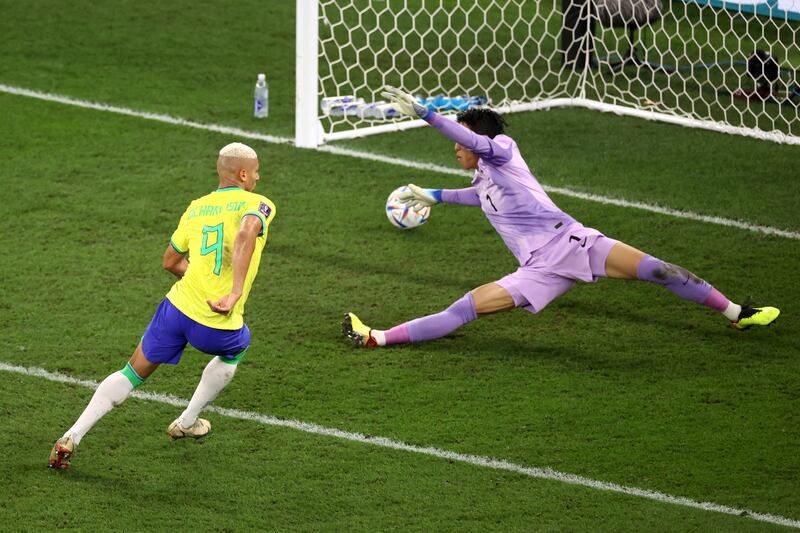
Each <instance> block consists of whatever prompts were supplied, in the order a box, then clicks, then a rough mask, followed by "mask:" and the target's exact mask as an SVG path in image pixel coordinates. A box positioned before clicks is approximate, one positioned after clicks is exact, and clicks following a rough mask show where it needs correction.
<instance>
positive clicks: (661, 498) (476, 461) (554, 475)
mask: <svg viewBox="0 0 800 533" xmlns="http://www.w3.org/2000/svg"><path fill="white" fill-rule="evenodd" d="M0 371H3V372H11V373H14V374H22V375H25V376H31V377H37V378H43V379H46V380H48V381H52V382H56V383H66V384H69V385H79V386H81V387H86V388H89V389H96V388H97V386H98V383H97V382H96V381H91V380H86V379H78V378H74V377H72V376H68V375H66V374H60V373H56V372H49V371H47V370H45V369H43V368H36V367H22V366H17V365H11V364H8V363H4V362H2V361H0ZM131 396H133V397H135V398H139V399H142V400H149V401H153V402H158V403H163V404H167V405H172V406H174V407H180V408H183V407H186V405H188V403H189V402H188V401H187V400H184V399H182V398H178V397H176V396H172V395H169V394H161V393H157V392H146V391H138V390H137V391H133V392H132V393H131ZM206 411H210V412H213V413H217V414H219V415H222V416H226V417H228V418H235V419H238V420H249V421H251V422H257V423H259V424H263V425H267V426H277V427H284V428H290V429H294V430H297V431H303V432H305V433H312V434H315V435H323V436H326V437H333V438H337V439H342V440H348V441H352V442H360V443H363V444H370V445H372V446H379V447H382V448H389V449H392V450H401V451H406V452H411V453H416V454H420V455H427V456H430V457H437V458H440V459H447V460H448V461H455V462H459V463H466V464H470V465H473V466H478V467H482V468H490V469H493V470H504V471H506V472H513V473H515V474H521V475H524V476H528V477H532V478H537V479H545V480H549V481H560V482H562V483H567V484H570V485H578V486H582V487H587V488H590V489H595V490H601V491H606V492H616V493H621V494H627V495H629V496H637V497H639V498H645V499H648V500H654V501H657V502H660V503H670V504H674V505H680V506H682V507H690V508H694V509H701V510H703V511H710V512H715V513H722V514H727V515H734V516H741V517H744V518H749V519H751V520H757V521H759V522H768V523H771V524H777V525H781V526H787V527H793V528H798V529H800V520H795V519H792V518H786V517H783V516H779V515H773V514H766V513H758V512H755V511H751V510H749V509H739V508H735V507H728V506H727V505H720V504H717V503H712V502H701V501H697V500H692V499H690V498H684V497H682V496H672V495H670V494H665V493H663V492H657V491H654V490H648V489H640V488H636V487H628V486H625V485H618V484H616V483H609V482H607V481H597V480H594V479H589V478H585V477H583V476H578V475H575V474H568V473H565V472H558V471H556V470H553V469H551V468H546V467H545V468H540V467H531V466H524V465H519V464H515V463H511V462H508V461H503V460H502V459H495V458H493V457H486V456H481V455H470V454H463V453H459V452H453V451H449V450H443V449H440V448H434V447H430V446H415V445H413V444H407V443H405V442H401V441H397V440H394V439H390V438H387V437H375V436H367V435H363V434H361V433H353V432H350V431H344V430H341V429H336V428H328V427H324V426H319V425H317V424H313V423H310V422H302V421H300V420H287V419H282V418H276V417H274V416H269V415H264V414H261V413H256V412H252V411H242V410H239V409H228V408H225V407H217V406H215V405H210V406H208V407H206Z"/></svg>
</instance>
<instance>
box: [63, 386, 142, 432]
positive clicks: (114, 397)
mask: <svg viewBox="0 0 800 533" xmlns="http://www.w3.org/2000/svg"><path fill="white" fill-rule="evenodd" d="M132 390H133V385H131V382H130V380H129V379H128V378H127V377H126V376H125V374H123V373H122V372H119V371H118V372H114V373H113V374H111V375H110V376H108V377H107V378H106V379H104V380H103V382H102V383H100V385H99V386H98V387H97V390H96V391H94V395H93V396H92V399H91V400H89V405H87V406H86V409H84V410H83V413H82V414H81V416H80V417H78V420H77V421H76V422H75V424H73V426H72V427H71V428H69V429H68V430H67V432H66V433H64V436H65V437H72V441H73V442H74V443H75V445H76V446H77V445H78V444H79V443H80V442H81V439H82V438H83V436H84V435H86V432H88V431H89V430H90V429H92V426H94V425H95V424H96V423H97V421H98V420H100V419H101V418H103V416H104V415H105V414H106V413H108V412H109V411H110V410H111V409H113V408H114V407H116V406H117V405H119V404H121V403H122V402H124V401H125V398H127V397H128V395H129V394H130V393H131V391H132Z"/></svg>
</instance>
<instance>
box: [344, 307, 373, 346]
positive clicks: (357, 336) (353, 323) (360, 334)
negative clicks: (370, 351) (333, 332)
mask: <svg viewBox="0 0 800 533" xmlns="http://www.w3.org/2000/svg"><path fill="white" fill-rule="evenodd" d="M342 331H343V332H344V336H345V337H347V338H348V339H350V340H351V341H353V344H355V345H356V346H365V347H367V348H374V347H375V346H378V341H376V340H375V337H373V336H372V330H371V329H369V326H367V325H365V324H364V323H363V322H361V320H359V319H358V317H357V316H356V315H354V314H353V313H347V314H346V315H344V320H343V321H342Z"/></svg>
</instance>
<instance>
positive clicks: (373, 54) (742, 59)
mask: <svg viewBox="0 0 800 533" xmlns="http://www.w3.org/2000/svg"><path fill="white" fill-rule="evenodd" d="M702 1H706V0H702ZM750 1H751V2H752V0H750ZM756 1H757V0H756ZM764 1H765V2H766V1H767V0H764ZM782 2H783V4H782V7H784V8H787V3H788V9H785V10H784V11H781V12H780V13H781V14H780V16H777V15H776V13H777V12H774V13H772V14H773V16H764V15H758V14H754V13H745V12H742V11H733V10H728V9H723V8H719V7H715V6H713V5H710V4H704V5H703V4H700V3H698V2H695V1H691V0H674V1H669V0H666V1H663V2H662V1H656V0H594V1H593V2H589V1H587V0H560V1H547V0H545V1H520V0H480V1H476V2H463V1H447V0H417V1H412V0H322V1H320V3H319V6H320V9H319V17H320V23H319V38H320V41H319V42H320V45H319V52H320V56H319V65H318V66H319V96H320V99H321V98H324V97H336V96H347V95H352V96H355V97H357V98H363V99H364V100H365V101H366V102H374V101H379V100H381V97H380V89H381V87H382V86H383V85H386V84H389V85H394V86H397V87H401V88H403V89H404V90H406V91H408V92H411V93H412V94H415V95H419V96H423V97H432V96H437V95H445V96H449V97H456V96H462V95H466V96H485V97H487V98H488V99H489V104H490V105H491V106H492V107H495V108H500V109H504V110H506V111H514V110H523V109H529V108H530V107H531V106H530V104H533V103H537V102H548V101H553V100H554V99H561V98H569V99H581V100H582V101H592V102H599V103H602V104H610V105H614V106H621V107H622V108H624V109H636V110H642V111H648V112H651V113H653V114H655V115H658V116H673V117H683V118H687V119H693V120H695V121H702V122H706V123H708V124H711V123H713V124H715V125H717V126H722V127H721V128H718V129H723V130H724V129H725V128H726V127H727V128H729V130H730V131H735V130H739V131H738V132H739V133H742V131H741V130H747V132H745V133H746V134H750V135H755V136H758V137H762V138H768V139H772V140H778V141H788V142H794V141H800V137H799V135H800V124H798V122H800V121H798V118H800V79H799V78H800V76H798V72H797V71H798V69H800V22H798V21H797V20H793V18H794V14H793V12H792V11H791V9H792V8H793V7H794V4H797V5H796V9H797V15H798V18H800V0H782ZM773 4H774V2H772V3H771V4H770V5H773ZM757 50H759V51H762V52H760V53H759V54H758V55H756V51H757ZM352 112H353V113H354V114H350V115H347V114H344V115H339V116H329V115H323V114H322V113H320V115H321V123H322V126H323V129H324V131H325V132H326V133H328V134H331V133H335V132H340V131H346V130H354V129H355V130H363V131H364V132H365V133H368V131H369V128H370V127H371V126H375V125H379V124H385V123H386V120H385V119H373V118H369V117H367V118H364V117H361V116H358V115H357V114H355V110H353V111H352ZM653 118H657V116H656V117H653Z"/></svg>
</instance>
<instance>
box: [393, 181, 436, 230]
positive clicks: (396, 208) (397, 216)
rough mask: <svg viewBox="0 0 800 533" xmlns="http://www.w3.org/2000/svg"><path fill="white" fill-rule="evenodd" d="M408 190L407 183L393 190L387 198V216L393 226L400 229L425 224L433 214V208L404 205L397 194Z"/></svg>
mask: <svg viewBox="0 0 800 533" xmlns="http://www.w3.org/2000/svg"><path fill="white" fill-rule="evenodd" d="M407 190H408V187H406V186H405V185H404V186H402V187H398V188H397V189H395V190H393V191H392V194H390V195H389V198H388V199H387V200H386V217H387V218H388V219H389V222H391V223H392V225H393V226H395V227H396V228H400V229H412V228H416V227H418V226H421V225H423V224H424V223H425V222H427V221H428V217H430V216H431V208H430V207H423V208H422V209H414V208H413V207H406V206H404V205H403V204H402V203H401V202H400V200H399V199H398V198H397V195H398V194H400V193H401V192H405V191H407Z"/></svg>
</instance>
